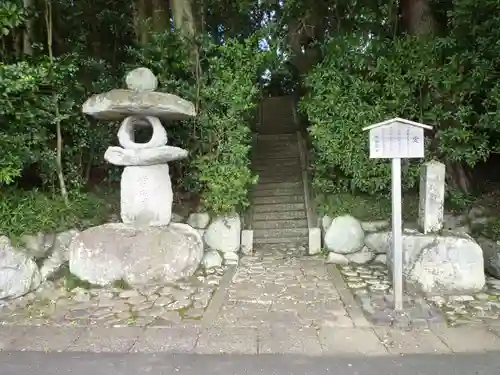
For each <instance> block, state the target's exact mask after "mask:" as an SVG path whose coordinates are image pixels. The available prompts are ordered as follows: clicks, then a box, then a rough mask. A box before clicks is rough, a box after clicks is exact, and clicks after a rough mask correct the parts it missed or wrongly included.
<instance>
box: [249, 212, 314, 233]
mask: <svg viewBox="0 0 500 375" xmlns="http://www.w3.org/2000/svg"><path fill="white" fill-rule="evenodd" d="M303 216H304V215H303ZM252 228H253V229H254V230H256V229H288V228H307V219H305V218H302V219H292V220H274V221H268V220H266V221H261V220H255V218H254V220H253V221H252Z"/></svg>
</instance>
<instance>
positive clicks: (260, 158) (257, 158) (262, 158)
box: [252, 152, 300, 165]
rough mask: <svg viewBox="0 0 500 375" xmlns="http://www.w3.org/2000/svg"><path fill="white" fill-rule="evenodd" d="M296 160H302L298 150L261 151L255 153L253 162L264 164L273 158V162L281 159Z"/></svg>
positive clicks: (275, 162)
mask: <svg viewBox="0 0 500 375" xmlns="http://www.w3.org/2000/svg"><path fill="white" fill-rule="evenodd" d="M287 159H288V160H295V161H297V162H300V154H299V153H298V152H290V153H270V152H269V153H260V154H257V153H255V154H253V158H252V160H253V162H254V164H257V165H259V164H260V165H262V164H263V163H265V162H270V160H272V163H273V164H277V163H279V162H280V160H287Z"/></svg>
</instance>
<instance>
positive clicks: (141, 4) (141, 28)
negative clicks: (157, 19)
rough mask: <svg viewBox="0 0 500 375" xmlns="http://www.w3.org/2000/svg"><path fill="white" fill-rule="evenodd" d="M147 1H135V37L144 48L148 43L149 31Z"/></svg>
mask: <svg viewBox="0 0 500 375" xmlns="http://www.w3.org/2000/svg"><path fill="white" fill-rule="evenodd" d="M146 2H147V0H135V3H134V8H135V9H134V28H135V35H136V38H137V43H139V44H140V45H142V46H144V45H146V44H147V42H148V29H147V19H148V9H147V8H148V7H147V4H146Z"/></svg>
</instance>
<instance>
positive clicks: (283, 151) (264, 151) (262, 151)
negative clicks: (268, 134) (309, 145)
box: [252, 147, 300, 158]
mask: <svg viewBox="0 0 500 375" xmlns="http://www.w3.org/2000/svg"><path fill="white" fill-rule="evenodd" d="M268 155H271V156H273V157H281V158H286V157H290V156H291V157H295V156H299V155H300V150H299V148H298V147H283V148H278V147H276V148H272V147H271V148H258V147H257V148H254V149H253V150H252V156H253V157H254V158H258V157H267V156H268Z"/></svg>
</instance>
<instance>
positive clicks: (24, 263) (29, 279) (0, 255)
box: [0, 236, 41, 299]
mask: <svg viewBox="0 0 500 375" xmlns="http://www.w3.org/2000/svg"><path fill="white" fill-rule="evenodd" d="M40 283H41V277H40V271H39V270H38V267H37V265H36V263H35V261H34V260H33V259H32V258H31V257H29V256H28V255H27V254H26V253H25V252H23V251H21V250H18V249H16V248H14V247H13V246H12V244H11V242H10V240H9V239H8V238H7V237H5V236H0V299H4V298H17V297H21V296H23V295H25V294H26V293H28V292H29V291H30V290H33V289H36V288H38V287H39V286H40Z"/></svg>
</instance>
